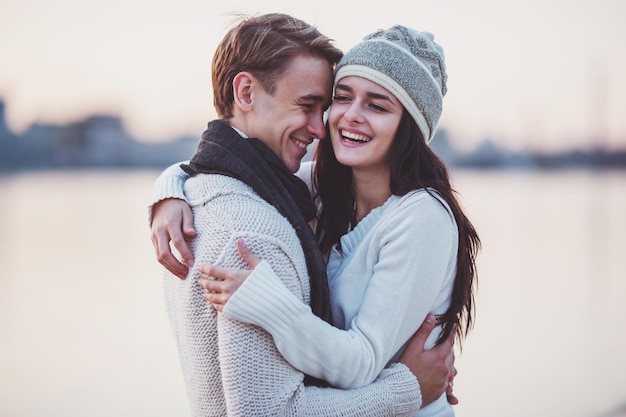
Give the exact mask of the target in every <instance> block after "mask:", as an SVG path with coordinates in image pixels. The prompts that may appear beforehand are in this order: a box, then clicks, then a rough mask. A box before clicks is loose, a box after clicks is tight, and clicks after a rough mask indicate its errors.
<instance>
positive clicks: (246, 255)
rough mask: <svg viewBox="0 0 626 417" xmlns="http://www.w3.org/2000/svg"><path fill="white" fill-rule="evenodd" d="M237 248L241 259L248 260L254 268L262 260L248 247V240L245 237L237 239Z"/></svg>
mask: <svg viewBox="0 0 626 417" xmlns="http://www.w3.org/2000/svg"><path fill="white" fill-rule="evenodd" d="M237 250H238V251H239V256H241V259H243V260H244V261H246V263H247V264H248V265H250V267H252V269H254V268H256V266H257V265H258V264H259V263H260V262H261V260H260V259H259V258H258V257H257V256H256V255H255V254H254V253H252V251H251V250H250V248H248V246H247V245H246V242H244V241H243V239H237Z"/></svg>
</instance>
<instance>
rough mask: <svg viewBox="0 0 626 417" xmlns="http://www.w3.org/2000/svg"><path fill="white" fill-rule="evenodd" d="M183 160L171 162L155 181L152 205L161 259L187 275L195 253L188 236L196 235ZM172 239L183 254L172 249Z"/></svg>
mask: <svg viewBox="0 0 626 417" xmlns="http://www.w3.org/2000/svg"><path fill="white" fill-rule="evenodd" d="M186 162H188V161H184V162H179V163H176V164H174V165H171V166H169V167H168V168H167V169H165V171H163V172H162V173H161V175H159V177H158V178H157V180H156V181H155V183H154V188H153V199H152V203H151V204H150V206H149V207H148V220H149V224H150V228H151V238H152V244H153V245H154V250H155V252H156V256H157V259H158V261H159V263H161V265H163V266H164V267H165V268H166V269H167V270H168V271H170V272H171V273H172V274H174V275H176V276H177V277H179V278H180V279H185V276H186V275H187V273H188V267H190V266H192V265H193V262H194V258H193V253H192V252H191V250H190V249H189V246H188V245H187V242H186V241H185V237H186V236H187V237H193V236H195V235H196V232H195V229H194V227H193V214H192V212H191V208H190V207H189V205H188V204H187V201H186V200H185V192H184V185H185V181H186V180H187V178H189V176H188V175H187V173H186V172H185V171H183V170H182V168H180V165H181V163H186ZM170 241H171V242H172V243H173V245H174V247H175V248H176V250H178V253H179V254H180V258H181V259H182V260H183V262H181V261H180V260H179V257H177V256H176V255H174V254H173V253H172V250H171V247H170Z"/></svg>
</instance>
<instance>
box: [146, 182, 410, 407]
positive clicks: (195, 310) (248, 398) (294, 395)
mask: <svg viewBox="0 0 626 417" xmlns="http://www.w3.org/2000/svg"><path fill="white" fill-rule="evenodd" d="M178 174H180V171H178ZM183 177H184V176H183ZM160 181H161V180H160ZM177 181H178V180H173V182H172V179H171V178H169V179H164V180H162V181H161V182H160V183H159V182H157V184H156V186H155V191H156V190H160V191H157V192H156V194H155V201H158V200H160V199H162V198H165V197H168V195H167V194H169V191H170V190H171V189H170V186H171V185H172V184H175V183H178V184H180V182H177ZM164 182H165V185H163V184H164ZM168 184H169V185H168ZM174 188H176V186H174ZM184 191H185V195H186V197H187V201H188V202H189V203H190V204H191V206H192V209H193V212H194V216H195V227H196V231H197V234H198V235H197V237H196V238H195V239H192V240H191V241H190V244H191V247H192V250H193V251H194V254H195V258H196V260H195V266H194V267H193V268H192V269H191V271H190V273H189V275H188V277H187V279H186V280H184V281H181V280H179V279H177V278H176V277H173V276H171V275H167V276H166V277H165V280H164V285H165V300H166V304H167V310H168V313H169V316H170V319H171V324H172V328H173V330H174V334H175V337H176V340H177V344H178V349H179V356H180V361H181V365H182V370H183V374H184V378H185V382H186V385H187V390H188V394H189V400H190V403H191V409H192V414H193V415H194V416H196V417H199V416H227V415H228V416H246V417H250V416H392V415H394V416H395V415H397V416H410V415H412V414H413V413H415V411H416V410H417V409H419V407H420V404H421V394H420V391H419V386H418V384H417V380H416V378H415V377H414V376H413V374H412V373H411V372H410V371H409V370H408V369H407V368H406V367H405V366H404V365H401V364H396V365H393V366H391V367H389V368H387V369H385V370H384V371H383V372H382V373H381V374H380V376H378V378H377V379H376V380H375V381H374V382H373V383H372V384H369V385H367V386H365V387H361V388H358V389H352V390H341V389H333V388H316V387H305V386H304V385H303V383H302V381H303V374H302V373H301V372H300V371H298V370H296V369H295V368H293V367H292V366H291V365H290V364H289V363H288V362H287V361H286V360H285V359H284V358H283V357H282V356H281V354H280V353H279V352H278V350H277V348H276V346H275V344H274V341H273V340H272V336H271V335H270V334H269V333H267V332H266V331H265V330H263V329H261V328H260V327H257V326H254V325H250V324H245V323H242V322H240V321H237V320H234V319H232V318H229V317H227V316H225V315H223V314H217V313H216V312H215V310H214V309H213V308H212V307H211V306H210V305H209V304H208V303H207V302H206V301H205V300H204V299H203V298H202V289H201V288H200V286H199V285H198V282H197V280H198V278H199V276H200V274H199V272H198V270H197V266H198V265H201V264H205V263H214V264H218V265H222V266H225V267H243V266H244V265H243V263H242V260H241V259H240V257H239V255H238V253H237V250H236V247H235V241H236V240H237V239H238V238H240V237H243V238H245V240H246V243H247V244H248V246H249V247H250V248H251V249H252V250H253V251H254V252H255V253H256V254H257V255H258V256H260V257H261V258H262V259H264V260H265V261H266V262H267V263H268V264H269V265H271V268H272V270H273V271H274V273H275V275H276V277H277V278H278V279H279V280H280V282H281V283H282V285H284V286H285V288H286V289H287V290H288V291H289V292H290V293H291V294H292V295H293V296H294V297H296V298H297V299H298V300H299V301H300V302H302V303H304V304H307V303H308V301H309V286H308V276H307V268H306V262H305V258H304V254H303V253H302V250H301V248H300V243H299V240H298V238H297V236H296V233H295V231H294V230H293V229H292V227H291V226H290V224H289V223H288V222H287V220H286V219H285V218H284V217H282V216H281V215H280V214H279V213H278V211H277V210H276V209H275V208H274V207H272V206H271V205H269V204H268V203H267V202H265V201H264V200H262V199H261V198H259V197H258V196H257V195H256V194H255V193H254V192H253V191H252V189H251V188H250V187H248V186H247V185H246V184H244V183H242V182H240V181H238V180H236V179H233V178H230V177H226V176H222V175H199V176H197V177H194V178H191V179H189V180H187V181H186V182H185V190H184ZM329 355H332V352H329Z"/></svg>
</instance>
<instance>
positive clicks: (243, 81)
mask: <svg viewBox="0 0 626 417" xmlns="http://www.w3.org/2000/svg"><path fill="white" fill-rule="evenodd" d="M254 81H255V80H254V77H253V76H252V74H250V73H249V72H245V71H244V72H240V73H239V74H237V75H235V78H234V79H233V96H234V102H235V106H238V107H239V108H240V109H241V110H243V111H248V110H250V109H251V108H252V91H253V89H254Z"/></svg>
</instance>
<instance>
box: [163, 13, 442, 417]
mask: <svg viewBox="0 0 626 417" xmlns="http://www.w3.org/2000/svg"><path fill="white" fill-rule="evenodd" d="M340 57H341V52H340V51H339V50H337V49H336V48H335V47H334V46H332V44H331V43H330V40H329V39H328V38H326V37H324V36H322V35H321V34H320V33H319V32H318V31H317V30H316V29H314V28H312V27H311V26H309V25H307V24H306V23H304V22H302V21H299V20H297V19H294V18H292V17H290V16H286V15H280V14H269V15H264V16H259V17H254V18H249V19H246V20H244V21H242V22H241V23H240V24H239V25H238V26H236V27H234V28H233V29H231V30H230V31H229V32H228V33H227V35H226V36H225V38H224V39H223V41H222V42H221V43H220V45H219V46H218V48H217V51H216V53H215V56H214V59H213V86H214V101H215V106H216V109H217V111H218V114H219V117H220V120H215V121H212V122H210V123H209V125H208V128H207V130H206V131H205V132H204V134H203V137H202V140H201V141H200V144H199V146H198V151H197V152H196V154H195V155H194V156H193V158H192V159H191V161H190V163H189V165H187V166H186V167H185V170H186V171H187V172H188V173H189V174H190V175H191V178H190V179H189V180H188V181H187V182H186V184H185V194H186V197H187V199H188V201H189V202H190V204H191V206H192V208H193V215H194V218H195V229H196V231H197V236H196V237H195V239H193V240H191V252H192V253H194V254H195V265H196V266H193V267H192V268H191V270H190V272H189V278H190V279H186V280H175V279H172V278H171V277H166V280H165V297H166V302H167V305H168V312H169V315H170V318H171V322H172V326H173V329H174V333H175V335H176V338H177V342H178V348H179V354H180V359H181V363H182V368H183V373H184V377H185V381H186V384H187V389H188V393H189V398H190V402H191V408H192V413H193V415H194V416H206V415H210V416H224V415H241V416H273V415H276V416H282V415H285V416H291V415H294V416H295V415H315V416H331V415H343V416H352V415H353V416H364V415H369V416H378V415H381V416H383V415H413V414H414V413H415V412H416V411H417V410H418V409H419V407H420V405H421V404H422V396H423V400H424V401H423V402H428V401H430V400H431V399H434V398H437V397H438V396H439V395H440V394H441V393H442V392H443V391H444V387H445V385H446V382H447V380H448V378H449V369H450V363H449V361H450V357H451V356H450V354H449V352H450V351H451V342H450V343H446V344H445V345H441V349H439V350H434V351H429V352H421V353H420V354H419V355H415V358H416V359H415V360H414V361H413V362H412V363H415V362H419V363H420V366H416V367H414V366H411V368H412V369H414V368H415V369H418V368H419V369H420V372H424V374H421V373H420V375H418V379H419V380H420V385H418V382H417V379H416V378H415V376H414V375H413V374H412V373H411V371H410V370H409V369H407V367H406V366H404V365H402V364H395V365H392V366H390V367H389V368H387V369H385V370H384V371H383V372H382V373H381V375H380V376H379V377H378V379H377V380H376V381H374V382H373V383H372V384H370V385H368V386H365V387H362V388H358V389H354V390H339V389H333V388H319V387H316V386H310V385H307V384H305V380H306V381H311V383H314V382H316V381H314V380H313V379H312V378H307V377H306V376H305V375H303V374H302V373H301V372H299V371H297V370H295V369H294V368H293V367H291V366H290V365H289V364H288V363H287V362H286V361H285V360H284V358H282V356H281V355H280V354H279V352H278V351H277V349H276V347H275V345H274V343H273V340H272V338H271V336H270V335H269V334H268V333H266V332H265V331H263V330H262V329H260V328H258V327H255V326H250V325H246V324H243V323H240V322H237V321H235V320H232V319H229V318H228V317H225V316H222V315H218V314H217V312H216V311H215V310H214V309H213V308H211V306H210V305H209V304H208V303H207V302H206V301H204V299H203V297H202V289H201V288H200V286H199V285H198V282H197V280H198V278H199V277H200V276H201V274H200V273H199V271H198V269H197V265H202V264H209V263H211V264H219V265H221V266H225V267H243V266H244V265H243V261H242V260H241V259H240V258H239V255H238V253H237V249H236V246H235V242H236V241H237V239H239V238H245V240H246V243H247V245H248V246H249V247H250V249H252V250H253V251H254V252H255V253H256V254H258V255H259V256H260V257H261V258H263V259H265V260H267V261H268V262H269V263H270V265H272V268H273V269H274V271H275V272H276V273H277V274H278V275H279V277H280V278H281V280H282V281H283V282H284V283H285V285H286V286H287V287H288V288H289V289H290V290H291V291H292V292H293V293H294V294H296V295H298V296H299V297H301V299H302V300H303V301H304V302H306V303H310V305H311V308H312V310H313V311H314V312H315V313H316V314H318V315H319V316H320V317H322V318H326V319H327V318H328V287H327V283H326V281H325V279H324V278H325V266H324V262H323V258H322V256H321V254H320V253H319V248H317V246H316V242H315V238H314V236H313V233H312V232H311V230H310V228H309V227H308V224H307V221H308V220H311V219H312V218H313V217H314V215H315V207H314V206H313V205H312V203H311V201H310V197H309V196H308V190H307V189H306V186H304V184H303V183H301V182H300V181H299V180H297V179H296V178H295V177H294V176H293V175H291V173H293V172H295V171H296V170H297V169H298V167H299V165H300V161H301V159H302V157H303V156H304V155H305V153H306V147H307V146H308V145H309V144H311V143H312V142H313V140H314V139H321V138H323V137H324V136H325V127H324V123H323V117H322V116H323V111H324V109H325V108H326V106H327V105H328V103H329V102H330V92H331V86H332V76H333V74H332V67H333V65H334V64H335V63H336V62H337V61H338V60H339V58H340ZM158 208H159V205H158V204H157V205H156V206H155V212H156V210H158ZM305 216H306V217H305ZM161 226H162V224H159V223H156V224H153V241H154V242H155V247H156V248H157V253H158V254H159V259H160V261H161V262H162V263H164V264H165V265H166V266H168V269H172V270H173V271H172V272H174V273H175V274H176V275H178V276H181V275H182V274H183V273H184V269H185V268H184V266H182V265H177V264H178V262H177V261H175V262H172V261H173V259H175V258H173V257H171V256H172V255H171V253H170V252H169V236H170V235H171V236H174V233H170V232H167V231H165V232H164V231H163V230H162V227H161ZM166 229H167V227H166ZM173 242H174V245H175V246H177V247H183V245H182V244H181V243H182V241H181V240H180V239H178V238H177V239H174V240H173ZM166 247H167V248H166ZM186 255H187V256H185V259H188V258H189V255H190V254H189V253H188V254H186ZM170 257H171V258H170ZM170 266H171V268H169V267H170ZM431 328H432V323H428V324H427V325H426V326H425V327H424V329H425V330H424V331H423V332H422V333H423V334H421V335H420V337H418V338H416V339H415V342H416V343H415V344H416V346H417V348H415V346H413V348H410V349H409V350H410V351H411V349H413V350H417V351H419V346H420V344H421V346H422V347H423V344H424V341H425V337H426V336H427V334H428V330H429V329H431ZM422 350H423V349H422ZM446 360H447V361H446ZM422 362H423V363H422ZM433 373H434V374H435V376H434V377H431V376H430V374H433ZM421 375H424V376H423V377H422V376H421ZM433 381H434V382H433ZM420 388H421V391H422V392H421V394H420Z"/></svg>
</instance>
